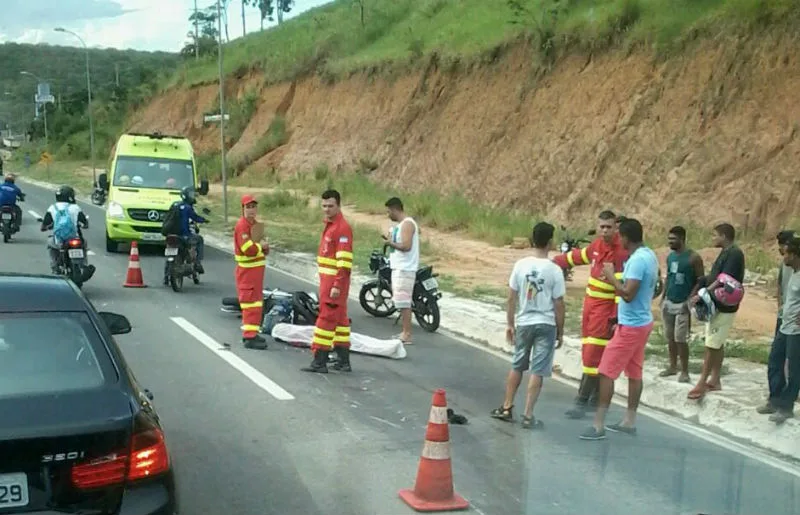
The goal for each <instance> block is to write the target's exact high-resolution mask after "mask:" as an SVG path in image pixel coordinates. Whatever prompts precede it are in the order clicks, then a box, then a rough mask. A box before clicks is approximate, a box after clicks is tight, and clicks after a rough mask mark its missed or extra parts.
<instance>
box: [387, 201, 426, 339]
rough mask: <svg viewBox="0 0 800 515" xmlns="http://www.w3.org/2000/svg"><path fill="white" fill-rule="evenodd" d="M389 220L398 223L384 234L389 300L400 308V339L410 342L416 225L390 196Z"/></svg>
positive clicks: (399, 203) (417, 236)
mask: <svg viewBox="0 0 800 515" xmlns="http://www.w3.org/2000/svg"><path fill="white" fill-rule="evenodd" d="M386 211H387V213H388V215H389V219H390V220H391V221H393V222H397V225H396V226H394V227H393V228H392V230H391V231H389V233H388V234H386V235H384V237H383V238H384V239H385V240H386V245H388V246H389V247H390V248H391V249H392V250H391V253H390V254H389V262H390V264H391V266H392V301H393V302H394V306H395V307H396V308H397V309H398V310H400V318H401V321H402V324H403V332H402V333H400V336H399V338H400V340H402V342H403V343H404V344H406V345H408V344H410V343H411V296H412V294H413V293H414V283H415V282H416V279H417V269H418V268H419V227H418V226H417V222H415V221H414V219H413V218H411V217H410V216H406V213H405V210H404V209H403V201H401V200H400V199H399V198H397V197H392V198H390V199H389V200H387V201H386Z"/></svg>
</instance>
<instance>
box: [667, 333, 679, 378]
mask: <svg viewBox="0 0 800 515" xmlns="http://www.w3.org/2000/svg"><path fill="white" fill-rule="evenodd" d="M667 348H668V349H669V368H668V369H667V370H669V371H670V372H673V373H674V372H675V371H676V370H677V369H678V346H677V345H676V344H675V342H674V341H673V340H669V341H668V342H667Z"/></svg>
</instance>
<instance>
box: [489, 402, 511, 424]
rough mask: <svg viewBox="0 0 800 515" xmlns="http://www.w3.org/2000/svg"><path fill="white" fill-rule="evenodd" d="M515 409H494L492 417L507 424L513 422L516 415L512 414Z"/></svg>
mask: <svg viewBox="0 0 800 515" xmlns="http://www.w3.org/2000/svg"><path fill="white" fill-rule="evenodd" d="M513 409H514V406H513V405H511V406H509V407H507V408H506V407H503V406H500V407H499V408H495V409H493V410H492V412H491V413H490V415H491V417H492V418H496V419H498V420H504V421H506V422H511V420H513V418H514V414H513V412H512V411H513Z"/></svg>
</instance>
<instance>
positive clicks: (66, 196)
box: [56, 185, 75, 204]
mask: <svg viewBox="0 0 800 515" xmlns="http://www.w3.org/2000/svg"><path fill="white" fill-rule="evenodd" d="M56 202H68V203H70V204H74V203H75V190H74V189H72V186H66V185H62V186H59V187H58V189H57V190H56Z"/></svg>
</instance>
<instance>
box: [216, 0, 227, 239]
mask: <svg viewBox="0 0 800 515" xmlns="http://www.w3.org/2000/svg"><path fill="white" fill-rule="evenodd" d="M217 31H218V34H217V61H218V64H219V115H220V116H219V145H220V148H221V149H222V155H221V158H220V160H221V162H222V163H221V164H222V216H223V219H224V220H225V226H226V227H227V225H228V174H227V172H226V171H225V76H224V75H223V71H222V6H221V5H220V0H217Z"/></svg>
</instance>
